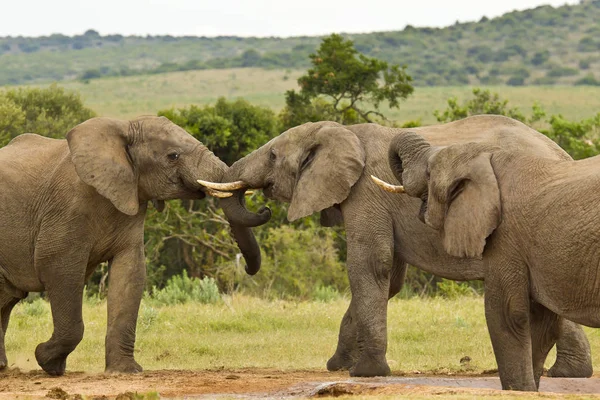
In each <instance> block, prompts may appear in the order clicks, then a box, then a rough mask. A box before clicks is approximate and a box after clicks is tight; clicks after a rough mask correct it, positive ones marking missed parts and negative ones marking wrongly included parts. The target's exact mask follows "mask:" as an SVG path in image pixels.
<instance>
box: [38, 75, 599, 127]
mask: <svg viewBox="0 0 600 400" xmlns="http://www.w3.org/2000/svg"><path fill="white" fill-rule="evenodd" d="M301 73H303V71H301V70H292V71H289V72H285V71H282V70H269V69H261V68H236V69H220V70H205V71H185V72H171V73H164V74H159V75H143V76H128V77H108V78H102V79H93V80H91V81H90V82H89V83H87V84H85V83H82V82H80V81H71V82H63V83H61V86H63V87H65V88H66V89H68V90H74V91H77V92H79V93H80V94H81V96H82V98H83V100H84V102H85V104H86V105H87V106H88V107H91V108H92V109H93V110H94V111H96V112H97V113H98V114H100V115H103V116H111V117H118V118H130V117H135V116H137V115H141V114H156V112H157V111H159V110H164V109H167V108H171V107H187V106H189V105H190V104H196V105H205V104H214V103H215V101H216V100H217V98H218V97H221V96H224V97H226V98H228V99H235V98H239V97H241V98H244V99H246V100H248V101H250V102H251V103H252V104H254V105H260V106H265V107H269V108H272V109H273V110H276V111H277V110H280V109H281V108H282V107H283V106H284V92H285V91H286V90H289V89H294V88H297V83H296V79H298V77H299V76H300V74H301ZM40 86H46V85H40ZM485 88H487V89H490V90H491V91H493V92H498V93H499V94H500V96H501V97H502V98H505V99H507V100H509V105H510V106H511V107H518V108H519V110H521V112H523V113H525V114H527V115H531V106H532V105H533V103H534V102H538V103H539V104H540V105H541V106H542V107H543V108H544V109H545V110H546V111H547V112H548V114H549V115H552V114H562V115H563V116H564V117H565V118H567V119H572V120H580V119H583V118H590V117H592V116H593V115H595V114H596V113H597V112H598V110H600V87H583V86H580V87H574V86H528V87H510V86H485ZM471 91H472V88H471V87H468V86H455V87H447V86H446V87H422V88H418V90H416V91H415V93H414V94H413V95H412V96H410V97H409V98H408V99H407V100H406V101H404V102H402V104H401V106H400V109H391V110H390V109H389V108H388V107H387V106H383V107H382V109H381V110H382V112H383V113H384V114H385V115H386V116H387V117H388V118H389V119H391V120H393V121H397V122H400V123H404V122H406V121H408V120H416V119H420V120H421V122H422V123H424V124H433V123H435V122H436V120H435V117H434V116H433V111H434V110H436V109H437V110H443V109H445V108H446V106H447V100H448V98H450V97H456V98H458V100H459V103H462V102H464V101H466V100H467V99H470V98H472V93H471Z"/></svg>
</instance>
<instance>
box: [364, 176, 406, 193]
mask: <svg viewBox="0 0 600 400" xmlns="http://www.w3.org/2000/svg"><path fill="white" fill-rule="evenodd" d="M371 179H373V182H375V183H376V184H377V186H379V187H380V188H382V189H383V190H385V191H386V192H390V193H406V191H405V190H404V186H401V185H392V184H389V183H387V182H385V181H382V180H381V179H379V178H378V177H376V176H374V175H371Z"/></svg>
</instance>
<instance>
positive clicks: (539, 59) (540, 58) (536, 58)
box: [531, 50, 550, 65]
mask: <svg viewBox="0 0 600 400" xmlns="http://www.w3.org/2000/svg"><path fill="white" fill-rule="evenodd" d="M549 59H550V52H549V51H548V50H544V51H538V52H537V53H535V54H534V55H533V57H532V58H531V63H532V64H533V65H542V64H544V63H545V62H546V61H548V60H549Z"/></svg>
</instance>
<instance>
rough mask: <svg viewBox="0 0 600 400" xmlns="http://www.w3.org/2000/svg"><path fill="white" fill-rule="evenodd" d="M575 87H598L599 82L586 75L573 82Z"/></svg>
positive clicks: (591, 75) (590, 75) (592, 76)
mask: <svg viewBox="0 0 600 400" xmlns="http://www.w3.org/2000/svg"><path fill="white" fill-rule="evenodd" d="M575 85H578V86H580V85H589V86H600V81H599V80H597V79H596V77H595V76H594V74H591V73H590V74H588V75H586V76H585V77H583V78H581V79H579V80H577V81H575Z"/></svg>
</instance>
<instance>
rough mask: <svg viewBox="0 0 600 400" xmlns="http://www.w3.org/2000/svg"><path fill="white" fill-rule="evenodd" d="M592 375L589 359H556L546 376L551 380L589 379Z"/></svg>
mask: <svg viewBox="0 0 600 400" xmlns="http://www.w3.org/2000/svg"><path fill="white" fill-rule="evenodd" d="M593 373H594V369H593V368H592V360H591V357H587V358H586V359H583V360H582V359H577V360H570V359H567V358H566V357H557V358H556V362H555V363H554V365H553V366H552V368H550V369H549V370H548V376H549V377H551V378H589V377H591V376H592V374H593Z"/></svg>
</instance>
